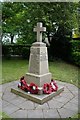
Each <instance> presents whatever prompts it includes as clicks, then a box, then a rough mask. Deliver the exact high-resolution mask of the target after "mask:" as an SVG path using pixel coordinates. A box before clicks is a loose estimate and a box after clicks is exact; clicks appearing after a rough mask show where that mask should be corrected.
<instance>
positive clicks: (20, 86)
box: [18, 77, 29, 92]
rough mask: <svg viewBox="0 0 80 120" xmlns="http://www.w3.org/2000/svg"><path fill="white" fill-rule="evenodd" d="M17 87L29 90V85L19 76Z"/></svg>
mask: <svg viewBox="0 0 80 120" xmlns="http://www.w3.org/2000/svg"><path fill="white" fill-rule="evenodd" d="M18 88H20V89H22V90H24V91H26V92H28V91H29V86H28V85H27V83H26V81H25V79H24V77H21V78H20V83H19V84H18Z"/></svg>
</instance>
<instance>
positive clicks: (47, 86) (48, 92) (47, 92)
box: [43, 83, 52, 94]
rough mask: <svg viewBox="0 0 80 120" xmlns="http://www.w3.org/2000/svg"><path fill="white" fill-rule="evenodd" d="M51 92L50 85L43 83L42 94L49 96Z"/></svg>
mask: <svg viewBox="0 0 80 120" xmlns="http://www.w3.org/2000/svg"><path fill="white" fill-rule="evenodd" d="M51 92H52V88H51V85H50V84H48V83H45V84H44V85H43V93H45V94H50V93H51Z"/></svg>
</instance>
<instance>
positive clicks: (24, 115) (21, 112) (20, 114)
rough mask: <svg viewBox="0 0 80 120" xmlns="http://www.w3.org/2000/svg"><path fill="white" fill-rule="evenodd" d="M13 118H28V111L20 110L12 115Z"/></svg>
mask: <svg viewBox="0 0 80 120" xmlns="http://www.w3.org/2000/svg"><path fill="white" fill-rule="evenodd" d="M11 118H27V110H22V109H19V110H18V111H16V112H14V113H12V114H11Z"/></svg>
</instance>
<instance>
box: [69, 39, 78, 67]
mask: <svg viewBox="0 0 80 120" xmlns="http://www.w3.org/2000/svg"><path fill="white" fill-rule="evenodd" d="M71 45H72V48H71V49H72V51H71V56H70V59H71V61H72V62H73V63H75V64H76V65H78V66H80V40H72V41H71Z"/></svg>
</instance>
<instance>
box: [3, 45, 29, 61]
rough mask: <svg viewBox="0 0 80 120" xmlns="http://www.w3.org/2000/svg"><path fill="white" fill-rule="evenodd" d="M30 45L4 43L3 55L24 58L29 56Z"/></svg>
mask: <svg viewBox="0 0 80 120" xmlns="http://www.w3.org/2000/svg"><path fill="white" fill-rule="evenodd" d="M29 54H30V45H16V44H11V45H2V55H3V56H4V57H6V58H8V59H9V58H11V56H12V55H13V56H15V55H17V56H21V57H22V58H27V59H28V58H29Z"/></svg>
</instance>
